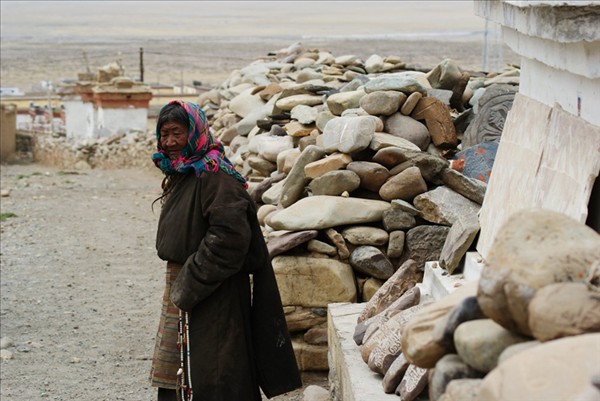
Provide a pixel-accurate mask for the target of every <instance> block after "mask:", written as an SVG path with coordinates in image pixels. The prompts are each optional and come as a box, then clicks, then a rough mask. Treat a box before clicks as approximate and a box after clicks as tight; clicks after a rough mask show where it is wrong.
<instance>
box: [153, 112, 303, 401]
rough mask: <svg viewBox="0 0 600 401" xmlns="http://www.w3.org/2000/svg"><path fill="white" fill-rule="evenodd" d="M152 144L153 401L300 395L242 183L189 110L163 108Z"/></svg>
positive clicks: (200, 119) (263, 250) (258, 231)
mask: <svg viewBox="0 0 600 401" xmlns="http://www.w3.org/2000/svg"><path fill="white" fill-rule="evenodd" d="M156 135H157V140H158V152H157V153H155V154H154V156H153V157H152V159H153V161H154V163H155V164H156V166H157V167H159V168H160V169H161V170H162V172H163V173H164V174H165V179H164V180H163V184H162V188H163V194H162V196H161V197H160V198H159V199H160V200H161V203H162V211H161V214H160V219H159V222H158V232H157V238H156V249H157V251H158V256H159V257H160V258H161V259H163V260H165V261H167V275H166V288H165V293H164V296H163V307H162V313H161V318H160V323H159V328H158V334H157V337H156V346H155V351H154V358H153V361H152V371H151V381H152V385H153V386H155V387H158V388H159V389H158V399H159V400H175V399H178V398H179V399H183V400H191V399H193V397H194V395H196V398H197V399H198V400H203V401H246V400H247V401H256V400H261V394H260V390H259V387H260V388H261V389H262V391H263V392H264V394H265V395H266V396H267V397H269V398H271V397H272V396H275V395H278V394H282V393H285V392H288V391H291V390H293V389H295V388H298V387H300V386H301V381H300V375H299V372H298V368H297V365H296V359H295V357H294V353H293V350H292V345H291V340H290V335H289V333H288V330H287V325H286V322H285V318H284V315H283V308H282V306H281V299H280V296H279V291H278V289H277V283H276V281H275V275H274V273H273V267H272V266H271V262H270V258H269V254H268V251H267V248H266V245H265V242H264V239H263V236H262V232H261V229H260V226H259V224H258V221H257V218H256V208H255V205H254V203H253V201H252V200H251V199H250V197H249V196H248V193H247V191H246V187H247V184H246V181H245V180H244V178H243V177H242V176H241V175H240V174H239V173H238V172H237V171H235V169H234V167H233V166H232V165H231V163H230V162H229V160H228V159H227V158H226V157H225V155H224V153H223V145H222V144H221V143H220V142H219V141H218V140H216V139H214V138H213V137H212V136H211V134H210V132H209V127H208V124H207V121H206V117H205V116H204V113H203V112H202V110H201V109H200V107H199V106H198V105H196V104H193V103H187V102H181V101H173V102H171V103H169V104H168V105H166V106H165V107H163V109H162V110H161V111H160V114H159V116H158V122H157V127H156ZM250 275H252V276H253V279H252V280H250ZM251 282H252V285H251Z"/></svg>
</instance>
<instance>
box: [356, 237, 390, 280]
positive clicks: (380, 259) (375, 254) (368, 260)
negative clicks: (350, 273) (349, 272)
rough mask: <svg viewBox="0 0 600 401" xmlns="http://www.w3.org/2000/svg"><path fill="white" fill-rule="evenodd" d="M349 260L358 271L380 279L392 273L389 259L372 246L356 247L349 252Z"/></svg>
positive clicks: (385, 278)
mask: <svg viewBox="0 0 600 401" xmlns="http://www.w3.org/2000/svg"><path fill="white" fill-rule="evenodd" d="M349 262H350V265H351V266H352V267H353V268H354V269H355V270H357V271H358V272H360V273H364V274H366V275H368V276H371V277H375V278H378V279H381V280H387V279H388V278H390V277H391V276H392V275H393V274H394V267H393V266H392V263H391V262H390V260H389V259H388V258H387V257H386V256H385V255H384V254H383V252H381V251H380V250H379V249H377V248H376V247H374V246H370V245H363V246H359V247H357V248H356V249H355V250H354V251H352V253H351V254H350V259H349Z"/></svg>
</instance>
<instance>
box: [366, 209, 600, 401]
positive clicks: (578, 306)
mask: <svg viewBox="0 0 600 401" xmlns="http://www.w3.org/2000/svg"><path fill="white" fill-rule="evenodd" d="M413 268H414V262H412V261H409V262H406V263H405V265H403V267H402V268H401V269H400V270H399V271H398V272H397V273H396V274H395V275H394V276H393V277H392V278H390V280H388V282H386V283H385V284H384V285H383V286H382V287H381V288H380V290H379V291H378V292H376V294H375V295H374V296H373V298H372V299H371V300H370V301H369V302H368V303H367V305H366V308H365V310H364V312H363V313H362V314H361V316H360V317H359V323H358V325H357V326H356V331H355V336H354V339H355V341H356V343H357V344H359V345H360V346H361V355H362V357H363V360H364V361H365V362H366V363H368V366H369V368H370V369H371V370H373V371H375V372H377V373H380V374H381V375H382V377H383V379H382V385H383V390H384V391H385V392H387V393H393V392H395V393H396V394H398V395H400V397H401V399H402V400H404V401H407V400H414V399H415V398H416V397H418V396H419V394H420V393H421V392H423V391H424V390H425V388H426V387H427V388H428V396H429V400H431V401H459V400H460V401H496V400H497V401H500V400H565V399H569V400H580V401H583V400H592V399H594V400H597V399H599V397H600V370H599V366H600V365H599V364H598V362H599V361H600V333H599V332H600V235H598V233H596V232H595V231H594V230H592V229H591V228H589V227H587V226H585V225H584V224H582V223H579V222H577V221H575V220H572V219H571V218H569V217H567V216H565V215H562V214H559V213H556V212H551V211H546V210H543V209H530V210H523V211H521V212H518V213H516V214H515V215H513V216H512V217H511V218H510V219H509V220H508V221H507V223H506V224H505V225H504V226H503V228H502V229H501V230H500V231H499V233H498V236H497V237H496V240H495V242H494V244H493V247H492V250H491V252H490V254H489V256H488V259H487V261H486V266H485V268H484V269H483V272H482V276H481V278H480V280H479V281H478V282H472V283H469V284H467V285H464V286H463V287H461V288H459V289H457V290H456V291H454V292H452V293H451V294H450V295H448V296H447V297H445V298H442V299H441V300H439V301H437V302H435V303H419V291H418V288H417V287H413V288H411V289H407V288H406V286H405V285H404V286H403V285H402V283H403V280H402V277H401V276H402V275H405V274H406V272H407V271H409V270H410V269H413ZM593 333H595V334H593Z"/></svg>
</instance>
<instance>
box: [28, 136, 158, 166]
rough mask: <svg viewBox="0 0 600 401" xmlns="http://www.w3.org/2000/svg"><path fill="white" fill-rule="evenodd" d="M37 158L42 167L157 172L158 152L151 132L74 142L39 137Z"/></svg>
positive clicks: (59, 137)
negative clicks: (156, 159)
mask: <svg viewBox="0 0 600 401" xmlns="http://www.w3.org/2000/svg"><path fill="white" fill-rule="evenodd" d="M34 139H35V140H34V141H33V149H32V152H33V157H34V158H35V160H36V161H37V162H39V163H42V164H49V165H54V166H58V167H62V168H75V169H77V170H85V169H91V168H105V169H111V168H145V169H151V168H152V169H154V165H153V164H152V161H151V160H150V155H152V153H154V152H156V136H155V134H154V133H151V132H143V131H133V130H132V131H129V132H127V133H122V134H115V135H113V136H110V137H101V138H86V139H84V140H80V141H78V142H76V143H72V142H71V141H69V140H68V139H67V138H66V137H64V136H52V135H36V136H35V138H34Z"/></svg>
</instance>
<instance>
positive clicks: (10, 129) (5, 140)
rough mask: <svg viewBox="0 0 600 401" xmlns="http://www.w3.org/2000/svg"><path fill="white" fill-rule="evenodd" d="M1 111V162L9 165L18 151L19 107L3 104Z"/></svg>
mask: <svg viewBox="0 0 600 401" xmlns="http://www.w3.org/2000/svg"><path fill="white" fill-rule="evenodd" d="M0 110H1V113H0V116H1V119H0V162H2V163H8V162H10V161H12V160H13V159H14V157H15V152H16V149H17V107H16V106H15V105H11V104H2V106H1V107H0Z"/></svg>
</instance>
